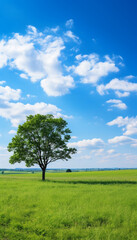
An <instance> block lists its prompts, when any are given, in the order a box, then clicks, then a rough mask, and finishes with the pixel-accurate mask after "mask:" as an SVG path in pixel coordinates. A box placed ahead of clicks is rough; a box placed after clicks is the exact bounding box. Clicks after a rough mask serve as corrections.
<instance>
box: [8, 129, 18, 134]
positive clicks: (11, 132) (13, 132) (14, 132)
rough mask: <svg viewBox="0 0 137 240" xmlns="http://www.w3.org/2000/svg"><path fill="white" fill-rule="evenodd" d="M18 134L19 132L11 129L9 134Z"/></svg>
mask: <svg viewBox="0 0 137 240" xmlns="http://www.w3.org/2000/svg"><path fill="white" fill-rule="evenodd" d="M16 132H17V131H16V130H13V129H11V130H10V131H9V132H8V133H9V134H16Z"/></svg>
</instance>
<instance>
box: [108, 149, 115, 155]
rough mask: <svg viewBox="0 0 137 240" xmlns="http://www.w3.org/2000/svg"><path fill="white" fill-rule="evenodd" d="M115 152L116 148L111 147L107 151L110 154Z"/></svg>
mask: <svg viewBox="0 0 137 240" xmlns="http://www.w3.org/2000/svg"><path fill="white" fill-rule="evenodd" d="M114 152H115V150H114V149H109V150H108V151H107V153H108V154H112V153H114Z"/></svg>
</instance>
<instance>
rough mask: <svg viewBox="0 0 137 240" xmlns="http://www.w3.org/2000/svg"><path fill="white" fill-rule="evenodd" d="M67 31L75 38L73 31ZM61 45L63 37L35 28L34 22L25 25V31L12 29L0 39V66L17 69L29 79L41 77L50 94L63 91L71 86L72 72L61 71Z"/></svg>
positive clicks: (65, 91)
mask: <svg viewBox="0 0 137 240" xmlns="http://www.w3.org/2000/svg"><path fill="white" fill-rule="evenodd" d="M68 35H69V37H71V38H73V40H74V39H75V40H76V36H75V35H73V34H68ZM64 49H65V45H64V40H63V38H62V37H60V36H55V35H48V34H47V33H45V32H44V33H42V32H38V30H37V29H36V28H35V27H34V26H28V29H27V33H26V34H25V35H20V34H19V33H15V34H14V35H13V36H12V37H11V38H9V39H7V40H6V39H4V40H3V39H2V40H1V41H0V68H3V67H4V66H9V67H10V68H12V69H17V70H19V71H20V77H21V78H24V79H30V80H31V81H32V82H36V81H39V80H40V81H41V86H42V88H43V90H44V91H45V92H46V93H47V95H49V96H60V95H64V94H66V93H68V92H69V89H70V88H73V87H74V80H73V78H72V76H69V75H65V74H64V70H63V64H62V63H61V60H60V57H61V54H62V51H63V50H64ZM62 88H64V90H62Z"/></svg>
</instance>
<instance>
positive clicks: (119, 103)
mask: <svg viewBox="0 0 137 240" xmlns="http://www.w3.org/2000/svg"><path fill="white" fill-rule="evenodd" d="M106 103H110V104H111V107H115V108H119V109H121V110H125V109H127V106H126V104H125V103H123V102H122V101H121V100H118V99H110V100H108V101H106Z"/></svg>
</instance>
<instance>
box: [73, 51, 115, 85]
mask: <svg viewBox="0 0 137 240" xmlns="http://www.w3.org/2000/svg"><path fill="white" fill-rule="evenodd" d="M76 59H77V60H81V62H80V63H79V64H78V66H77V67H75V73H76V74H78V75H79V76H81V82H82V83H92V84H96V83H97V82H98V81H99V80H100V78H102V77H105V76H107V75H108V74H109V73H111V72H118V71H119V69H118V67H116V65H115V63H114V61H112V60H111V59H110V58H107V59H106V57H105V61H104V62H102V61H100V60H99V56H98V55H97V54H90V55H84V56H81V55H77V56H76Z"/></svg>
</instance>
